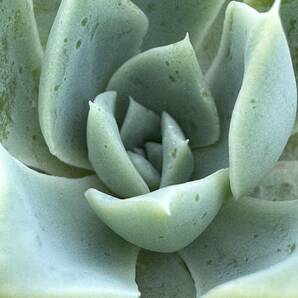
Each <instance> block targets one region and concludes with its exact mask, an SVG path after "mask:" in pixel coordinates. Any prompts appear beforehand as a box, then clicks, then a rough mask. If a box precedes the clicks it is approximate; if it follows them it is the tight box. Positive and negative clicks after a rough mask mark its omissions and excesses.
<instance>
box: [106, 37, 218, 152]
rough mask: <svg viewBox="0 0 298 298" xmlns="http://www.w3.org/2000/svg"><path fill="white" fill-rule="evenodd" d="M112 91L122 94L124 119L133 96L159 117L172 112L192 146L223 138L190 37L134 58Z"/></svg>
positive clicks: (122, 69) (114, 80) (117, 74)
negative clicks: (126, 108)
mask: <svg viewBox="0 0 298 298" xmlns="http://www.w3.org/2000/svg"><path fill="white" fill-rule="evenodd" d="M108 89H109V90H115V91H117V92H118V94H119V98H118V106H117V113H119V115H117V117H118V118H119V119H120V120H121V118H123V117H124V111H125V107H126V106H127V105H128V99H127V98H128V96H132V97H133V98H134V100H136V101H137V102H139V103H140V104H142V105H143V106H144V107H146V108H148V109H150V110H152V111H154V112H155V113H157V114H158V115H161V113H162V112H168V113H169V114H170V115H171V116H172V117H173V118H174V119H175V120H176V121H177V122H178V123H179V125H180V127H181V129H182V130H183V132H184V133H185V135H186V137H187V138H189V139H190V145H191V146H192V147H198V146H204V145H209V144H212V143H214V142H215V141H216V140H217V139H218V137H219V120H218V116H217V110H216V106H215V103H214V100H213V97H212V95H211V94H210V92H209V89H208V87H207V83H206V82H205V78H204V76H203V74H202V72H201V70H200V67H199V64H198V62H197V60H196V55H195V52H194V50H193V47H192V45H191V43H190V41H189V38H188V36H186V37H185V39H184V40H182V41H180V42H178V43H175V44H171V45H168V46H164V47H159V48H154V49H151V50H148V51H146V52H143V53H141V54H139V55H137V56H135V57H133V58H131V59H130V60H128V61H127V62H126V63H124V64H123V65H122V66H121V67H120V68H119V69H118V70H117V71H116V72H115V74H114V75H113V77H112V78H111V80H110V82H109V84H108Z"/></svg>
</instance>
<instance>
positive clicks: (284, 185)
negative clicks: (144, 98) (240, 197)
mask: <svg viewBox="0 0 298 298" xmlns="http://www.w3.org/2000/svg"><path fill="white" fill-rule="evenodd" d="M297 181H298V161H293V162H289V161H281V162H278V163H277V164H276V166H275V168H274V169H273V171H271V173H270V174H269V175H268V176H266V178H265V179H263V180H262V183H261V184H259V185H258V186H257V187H256V188H255V189H254V191H253V192H252V193H251V195H252V196H253V197H255V198H258V199H262V200H270V201H285V200H297V198H298V185H297Z"/></svg>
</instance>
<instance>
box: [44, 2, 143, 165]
mask: <svg viewBox="0 0 298 298" xmlns="http://www.w3.org/2000/svg"><path fill="white" fill-rule="evenodd" d="M146 29H147V18H146V16H145V15H144V14H143V13H142V12H141V11H140V10H139V9H138V8H137V7H136V6H135V5H134V4H133V3H132V2H131V1H128V0H122V1H116V0H112V1H111V0H85V1H77V0H63V1H62V3H61V5H60V8H59V10H58V14H57V17H56V19H55V21H54V24H53V27H52V30H51V32H50V35H49V39H48V43H47V48H46V52H45V57H44V63H43V67H42V74H41V83H40V96H39V116H40V123H41V128H42V131H43V134H44V136H45V139H46V142H47V144H48V146H49V148H50V151H51V152H52V153H53V154H54V155H55V156H57V157H58V158H59V159H61V160H63V161H64V162H66V163H69V164H71V165H74V166H78V167H82V168H90V164H89V161H88V158H87V147H86V123H87V115H88V101H89V100H92V99H93V98H94V97H95V96H96V95H97V94H98V93H100V91H103V89H104V88H105V86H106V84H107V81H108V80H109V78H110V76H111V75H112V74H113V72H114V71H115V70H116V69H117V68H118V67H119V66H120V65H121V64H122V63H123V62H124V61H126V60H127V59H128V58H129V57H131V56H133V55H134V54H135V53H136V52H137V51H138V50H139V46H140V43H141V41H142V38H143V36H144V35H145V33H146Z"/></svg>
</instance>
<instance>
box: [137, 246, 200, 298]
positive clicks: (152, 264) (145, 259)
mask: <svg viewBox="0 0 298 298" xmlns="http://www.w3.org/2000/svg"><path fill="white" fill-rule="evenodd" d="M136 282H137V284H138V286H139V289H140V291H141V293H142V297H146V298H174V297H177V298H194V297H196V289H195V286H194V282H193V280H192V278H191V275H190V273H189V271H188V270H187V268H186V266H185V264H184V262H183V261H182V260H181V258H180V257H179V256H178V255H177V254H159V253H152V252H148V251H145V250H141V252H140V254H139V257H138V262H137V272H136Z"/></svg>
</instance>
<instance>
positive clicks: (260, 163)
mask: <svg viewBox="0 0 298 298" xmlns="http://www.w3.org/2000/svg"><path fill="white" fill-rule="evenodd" d="M278 3H279V2H278V1H277V2H276V4H275V5H274V6H273V8H272V9H271V10H270V11H269V12H268V13H264V14H258V15H257V22H256V23H255V24H254V25H252V26H251V28H250V31H249V33H248V34H247V37H246V40H245V42H244V45H245V47H246V51H245V55H244V59H245V72H244V77H243V83H242V86H241V89H240V92H239V95H238V98H237V102H236V104H235V108H234V111H233V114H232V119H231V127H230V134H229V154H230V179H231V188H232V192H233V194H234V196H235V197H240V196H242V195H245V194H246V193H247V192H248V191H250V190H252V189H253V188H254V187H255V186H256V185H257V184H258V183H259V181H260V180H261V179H262V178H263V177H264V176H265V175H266V174H267V173H268V172H269V171H270V170H271V169H272V168H273V166H274V164H275V163H276V161H277V160H278V159H279V157H280V155H281V153H282V151H283V149H284V147H285V145H286V143H287V140H288V138H289V137H290V134H291V131H292V128H293V126H294V121H295V116H296V106H297V91H296V82H295V75H294V72H293V68H292V63H291V57H290V52H289V48H288V45H287V41H286V37H285V35H284V32H283V29H282V25H281V22H280V18H279V15H278ZM243 10H244V11H245V10H248V8H246V6H244V5H243Z"/></svg>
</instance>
